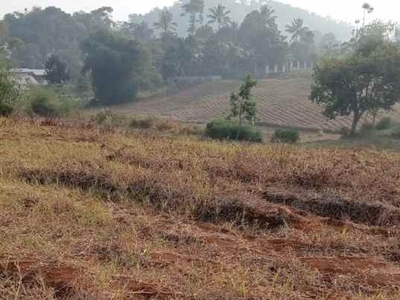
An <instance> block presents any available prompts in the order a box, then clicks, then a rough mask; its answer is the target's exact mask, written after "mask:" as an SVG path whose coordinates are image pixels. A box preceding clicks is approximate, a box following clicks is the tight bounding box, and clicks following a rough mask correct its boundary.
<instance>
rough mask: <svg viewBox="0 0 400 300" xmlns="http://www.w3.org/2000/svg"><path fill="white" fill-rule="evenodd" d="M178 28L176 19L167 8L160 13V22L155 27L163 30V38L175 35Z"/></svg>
mask: <svg viewBox="0 0 400 300" xmlns="http://www.w3.org/2000/svg"><path fill="white" fill-rule="evenodd" d="M176 26H177V24H176V23H175V22H174V17H173V15H172V13H171V12H170V11H169V10H168V9H167V8H164V9H163V10H162V11H161V12H160V14H159V17H158V21H157V22H155V23H154V27H155V28H156V29H158V30H161V33H162V36H164V37H166V36H168V35H173V34H175V33H176Z"/></svg>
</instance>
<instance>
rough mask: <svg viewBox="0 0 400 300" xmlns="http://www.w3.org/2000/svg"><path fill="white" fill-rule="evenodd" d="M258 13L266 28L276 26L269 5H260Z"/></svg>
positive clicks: (273, 14) (272, 11) (273, 12)
mask: <svg viewBox="0 0 400 300" xmlns="http://www.w3.org/2000/svg"><path fill="white" fill-rule="evenodd" d="M260 13H261V18H262V21H263V23H264V26H266V27H268V28H275V27H277V25H276V16H275V11H274V10H273V9H272V8H271V7H269V6H268V5H263V6H261V8H260Z"/></svg>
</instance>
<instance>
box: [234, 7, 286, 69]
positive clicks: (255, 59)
mask: <svg viewBox="0 0 400 300" xmlns="http://www.w3.org/2000/svg"><path fill="white" fill-rule="evenodd" d="M266 12H268V13H266ZM270 13H272V11H271V10H269V9H267V8H266V7H262V8H261V10H260V11H258V10H254V11H252V12H251V13H249V14H248V15H247V16H246V17H245V19H244V20H243V23H242V25H241V26H240V29H239V41H240V44H241V45H242V47H243V48H244V49H245V50H247V51H248V52H249V55H248V57H249V63H250V65H252V68H251V69H248V72H252V73H253V72H254V73H255V74H256V76H257V75H258V74H264V72H265V67H266V66H267V65H270V66H275V65H276V64H279V63H283V62H284V61H285V58H286V54H287V44H286V42H285V38H284V37H283V36H282V35H281V33H280V31H279V30H278V26H277V25H276V23H274V22H273V20H274V16H273V15H271V14H270Z"/></svg>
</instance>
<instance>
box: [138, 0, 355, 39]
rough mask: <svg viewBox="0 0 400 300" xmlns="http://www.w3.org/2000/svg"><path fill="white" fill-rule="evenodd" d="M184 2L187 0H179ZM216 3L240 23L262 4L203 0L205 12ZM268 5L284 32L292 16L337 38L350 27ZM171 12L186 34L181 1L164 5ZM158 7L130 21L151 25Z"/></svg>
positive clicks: (298, 10) (280, 5)
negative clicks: (227, 10) (222, 6)
mask: <svg viewBox="0 0 400 300" xmlns="http://www.w3.org/2000/svg"><path fill="white" fill-rule="evenodd" d="M183 2H184V3H186V2H188V1H183ZM218 4H222V5H224V6H225V7H227V8H228V9H229V10H230V11H231V15H232V21H234V22H236V23H238V24H240V23H241V22H242V21H243V19H244V18H245V16H246V15H247V14H248V13H250V12H251V11H253V10H258V9H260V7H261V6H262V5H263V4H265V2H263V1H254V0H253V1H240V2H239V1H232V0H206V1H205V10H204V11H206V12H208V10H209V9H210V8H213V7H216V6H217V5H218ZM267 4H268V6H270V7H271V8H272V9H274V10H275V12H276V15H277V17H278V18H277V24H278V26H279V28H280V29H281V30H282V31H284V30H285V26H286V25H287V24H289V23H290V22H291V21H292V20H293V19H294V18H301V19H303V20H304V21H305V23H306V24H308V25H309V26H310V28H311V29H312V30H318V31H319V32H320V33H322V34H326V33H330V32H332V33H333V34H335V35H336V36H337V37H338V38H339V40H342V41H344V40H347V39H349V38H350V35H351V31H352V26H351V25H350V24H347V23H345V22H339V21H335V20H333V19H331V18H325V17H322V16H319V15H316V14H315V13H311V12H309V11H307V10H305V9H301V8H298V7H294V6H291V5H288V4H285V3H281V2H279V1H268V2H267ZM168 9H169V11H170V12H171V13H172V14H173V16H174V19H175V20H177V21H178V22H177V24H178V31H179V34H180V35H186V34H187V32H186V29H187V28H188V19H187V18H180V15H181V13H182V4H181V3H179V2H177V3H175V4H174V5H173V6H172V7H169V8H168ZM159 11H160V9H154V10H152V11H151V12H149V13H147V14H144V15H138V14H132V15H131V16H130V19H131V21H132V22H135V23H140V22H143V21H144V22H148V23H149V24H153V23H154V22H157V20H158V14H159Z"/></svg>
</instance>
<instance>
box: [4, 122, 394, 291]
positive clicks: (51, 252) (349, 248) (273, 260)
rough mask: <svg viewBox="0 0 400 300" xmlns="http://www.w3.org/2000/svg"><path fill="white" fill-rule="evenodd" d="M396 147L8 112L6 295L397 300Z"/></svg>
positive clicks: (6, 134)
mask: <svg viewBox="0 0 400 300" xmlns="http://www.w3.org/2000/svg"><path fill="white" fill-rule="evenodd" d="M399 181H400V155H399V154H396V153H389V152H376V151H369V150H368V151H367V150H336V149H325V150H321V149H303V148H297V147H295V146H291V147H290V148H288V149H286V148H285V149H283V148H282V146H281V145H248V144H238V143H219V142H212V141H202V140H200V139H198V138H196V137H194V136H163V135H160V134H156V133H152V132H150V133H149V132H140V131H138V132H118V131H110V130H107V131H105V130H103V129H96V128H95V127H93V126H86V127H82V126H78V125H74V124H73V123H71V124H65V122H64V123H63V122H40V123H37V122H36V123H32V122H29V121H25V120H11V119H0V240H1V243H0V299H398V298H399V297H400V294H399V291H398V290H399V287H400V267H399V265H398V262H399V261H400V258H399V257H400V255H399V246H398V245H399V244H398V238H399V233H400V231H399V220H400V208H399V200H400V190H399V188H398V187H399V186H400V185H399V183H400V182H399Z"/></svg>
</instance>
